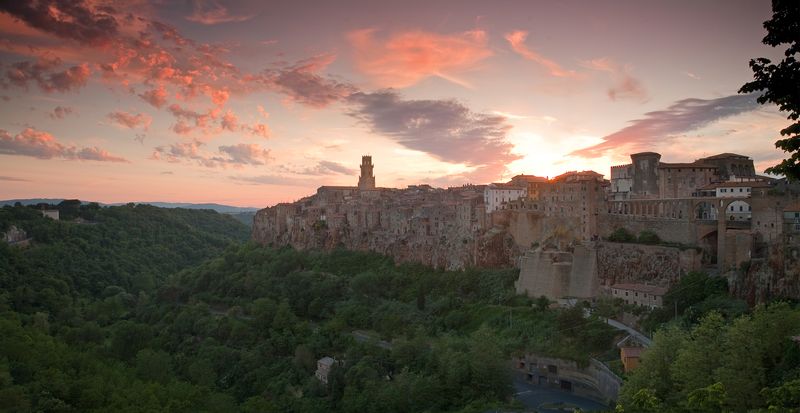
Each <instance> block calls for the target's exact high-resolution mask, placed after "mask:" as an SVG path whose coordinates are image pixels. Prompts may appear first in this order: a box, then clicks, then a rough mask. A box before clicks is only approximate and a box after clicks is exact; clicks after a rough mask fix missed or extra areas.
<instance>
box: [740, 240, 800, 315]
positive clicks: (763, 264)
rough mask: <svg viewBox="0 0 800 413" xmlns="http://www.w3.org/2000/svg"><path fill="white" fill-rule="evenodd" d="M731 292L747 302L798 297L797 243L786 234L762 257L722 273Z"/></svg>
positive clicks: (799, 267)
mask: <svg viewBox="0 0 800 413" xmlns="http://www.w3.org/2000/svg"><path fill="white" fill-rule="evenodd" d="M725 275H726V276H727V278H728V284H729V285H730V288H731V292H732V293H733V294H734V295H735V296H737V297H739V298H742V299H744V300H745V301H747V302H748V304H750V305H754V304H758V303H763V302H768V301H770V300H774V299H780V298H791V299H798V298H800V245H798V243H797V242H796V240H795V242H793V241H792V240H790V239H789V237H786V238H784V239H783V240H782V241H781V242H780V243H777V244H774V245H773V246H772V248H769V250H768V254H767V256H766V257H760V258H753V259H752V260H751V261H750V262H749V264H745V265H742V266H741V267H740V268H738V269H736V270H733V271H730V272H728V273H727V274H725Z"/></svg>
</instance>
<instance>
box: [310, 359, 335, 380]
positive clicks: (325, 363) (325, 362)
mask: <svg viewBox="0 0 800 413" xmlns="http://www.w3.org/2000/svg"><path fill="white" fill-rule="evenodd" d="M335 363H336V359H334V358H332V357H328V356H325V357H323V358H321V359H319V360H317V371H316V372H315V373H314V375H315V376H316V377H317V379H318V380H319V381H321V382H322V383H325V384H328V376H330V374H331V369H332V368H333V365H334V364H335Z"/></svg>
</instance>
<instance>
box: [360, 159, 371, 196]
mask: <svg viewBox="0 0 800 413" xmlns="http://www.w3.org/2000/svg"><path fill="white" fill-rule="evenodd" d="M372 168H373V165H372V156H367V155H364V156H362V157H361V175H360V176H359V177H358V189H361V190H369V189H375V175H373V174H372Z"/></svg>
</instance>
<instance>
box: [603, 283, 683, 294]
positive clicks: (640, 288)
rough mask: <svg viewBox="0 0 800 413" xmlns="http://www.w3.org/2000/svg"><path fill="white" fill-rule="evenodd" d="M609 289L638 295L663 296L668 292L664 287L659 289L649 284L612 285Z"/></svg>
mask: <svg viewBox="0 0 800 413" xmlns="http://www.w3.org/2000/svg"><path fill="white" fill-rule="evenodd" d="M611 288H616V289H618V290H628V291H636V292H639V293H647V294H653V295H664V294H666V293H667V291H669V289H668V288H666V287H659V286H657V285H649V284H614V285H612V286H611Z"/></svg>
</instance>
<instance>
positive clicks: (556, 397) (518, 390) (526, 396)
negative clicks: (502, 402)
mask: <svg viewBox="0 0 800 413" xmlns="http://www.w3.org/2000/svg"><path fill="white" fill-rule="evenodd" d="M514 398H515V399H517V400H519V401H520V402H522V404H523V405H525V407H526V408H527V409H532V410H533V411H535V412H540V413H563V412H564V411H565V410H552V409H542V408H539V406H541V405H542V404H544V403H558V402H563V403H569V404H570V405H573V406H577V407H580V408H581V410H583V411H585V412H592V411H600V410H608V406H606V405H604V404H602V403H599V402H596V401H594V400H591V399H586V398H583V397H580V396H576V395H574V394H572V393H567V392H564V391H561V390H556V389H550V388H545V387H539V386H535V385H533V384H531V383H529V382H528V381H527V380H525V378H524V375H523V374H522V373H515V374H514ZM566 411H569V410H566Z"/></svg>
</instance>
